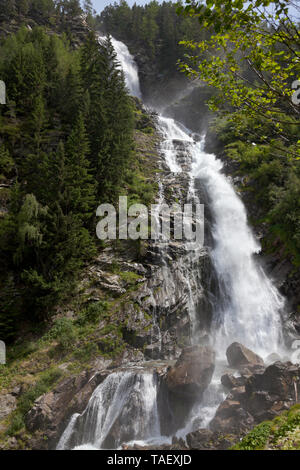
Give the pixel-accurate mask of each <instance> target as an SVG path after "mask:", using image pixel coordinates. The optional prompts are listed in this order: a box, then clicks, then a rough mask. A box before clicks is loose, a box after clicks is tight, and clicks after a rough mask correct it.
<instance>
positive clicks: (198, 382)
mask: <svg viewBox="0 0 300 470" xmlns="http://www.w3.org/2000/svg"><path fill="white" fill-rule="evenodd" d="M214 368H215V353H214V351H213V350H212V349H211V348H210V347H209V346H191V347H189V348H186V349H184V350H183V351H182V353H181V356H180V357H179V359H178V361H177V362H176V364H175V366H174V367H172V368H171V369H170V370H169V371H168V373H167V377H166V384H167V387H168V389H169V391H170V392H172V393H174V394H176V395H180V396H182V397H189V398H197V399H199V396H201V394H202V393H203V392H204V390H205V389H206V388H207V387H208V385H209V384H210V381H211V378H212V375H213V372H214Z"/></svg>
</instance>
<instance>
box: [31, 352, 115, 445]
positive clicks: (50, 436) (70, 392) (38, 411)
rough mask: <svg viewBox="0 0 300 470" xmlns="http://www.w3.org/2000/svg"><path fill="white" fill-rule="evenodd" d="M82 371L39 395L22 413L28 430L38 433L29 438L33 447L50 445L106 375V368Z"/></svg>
mask: <svg viewBox="0 0 300 470" xmlns="http://www.w3.org/2000/svg"><path fill="white" fill-rule="evenodd" d="M110 362H111V361H106V364H105V362H104V363H103V364H102V367H103V368H102V369H100V370H92V371H84V372H82V373H81V374H79V375H76V376H72V377H69V378H66V379H65V380H63V381H62V382H61V383H60V384H59V385H58V386H57V387H56V388H55V389H54V390H52V391H51V392H49V393H46V394H44V395H42V396H41V397H39V398H38V399H37V400H36V401H35V403H34V406H33V407H32V409H31V410H30V411H29V412H28V413H27V415H26V416H25V421H26V427H27V429H28V430H29V431H30V432H31V433H35V432H36V431H37V432H38V436H37V439H36V440H35V439H33V440H32V445H33V448H34V449H41V448H45V445H46V447H47V448H54V447H55V445H56V443H57V441H58V439H59V437H60V435H61V434H62V432H63V430H64V428H65V427H66V425H67V423H68V420H69V419H70V417H71V415H72V414H73V413H75V412H76V413H81V412H82V411H83V410H84V409H85V407H86V405H87V403H88V401H89V399H90V396H91V394H92V393H93V390H94V389H95V388H96V387H97V385H99V384H100V383H101V382H102V381H103V380H104V379H105V378H106V377H107V375H108V374H109V370H108V369H106V368H105V367H107V366H108V365H109V364H110Z"/></svg>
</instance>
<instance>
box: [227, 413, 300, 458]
mask: <svg viewBox="0 0 300 470" xmlns="http://www.w3.org/2000/svg"><path fill="white" fill-rule="evenodd" d="M232 449H233V450H300V405H295V406H292V408H290V410H289V411H285V412H284V413H282V414H281V415H280V416H278V417H277V418H275V419H273V421H264V422H263V423H260V424H259V425H258V426H255V428H254V429H252V430H251V431H250V432H249V433H248V434H247V435H246V436H245V437H244V438H243V439H242V440H241V442H239V443H238V444H236V445H235V446H234V447H233V448H232Z"/></svg>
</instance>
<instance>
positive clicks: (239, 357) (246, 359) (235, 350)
mask: <svg viewBox="0 0 300 470" xmlns="http://www.w3.org/2000/svg"><path fill="white" fill-rule="evenodd" d="M226 356H227V360H228V364H229V365H230V367H234V368H236V369H240V368H243V367H245V366H248V365H260V366H263V365H264V361H263V359H262V358H261V357H260V356H258V355H257V354H255V353H254V352H253V351H251V350H250V349H248V348H246V346H243V344H241V343H237V342H235V343H232V344H231V345H230V346H229V347H228V348H227V351H226Z"/></svg>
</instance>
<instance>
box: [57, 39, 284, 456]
mask: <svg viewBox="0 0 300 470" xmlns="http://www.w3.org/2000/svg"><path fill="white" fill-rule="evenodd" d="M113 45H114V47H115V50H116V52H117V56H118V60H119V62H120V64H121V66H122V68H123V70H124V74H125V79H126V84H127V87H128V89H129V91H130V93H131V94H132V95H134V96H137V97H139V98H140V97H141V91H140V86H139V80H138V70H137V66H136V64H135V62H134V60H133V58H132V56H131V55H130V53H129V51H128V48H127V47H126V46H125V45H124V44H123V43H121V42H119V41H116V40H114V39H113ZM158 129H159V131H160V133H161V135H162V145H161V151H162V154H163V155H164V158H165V162H166V164H167V165H168V167H169V168H170V171H171V172H172V173H174V174H176V173H181V172H182V171H183V167H182V154H184V155H185V162H184V171H187V170H186V168H188V172H189V181H190V186H189V188H188V197H189V199H190V200H193V201H194V202H199V198H198V194H197V187H198V186H199V185H200V186H201V187H203V188H204V190H205V193H206V194H207V203H208V205H209V210H210V213H211V217H212V223H211V237H212V246H211V248H210V250H211V251H210V254H211V260H212V263H213V267H214V271H215V275H216V278H217V284H218V292H216V293H215V295H214V299H215V300H214V305H213V328H212V332H213V333H212V338H211V341H212V343H213V345H214V348H215V350H216V353H217V357H218V361H217V365H216V370H215V374H214V377H213V380H212V382H211V384H210V386H209V388H208V389H207V390H206V391H205V393H204V396H203V399H202V401H201V403H199V404H197V405H196V406H195V407H194V408H193V410H192V412H191V415H190V417H189V419H188V421H187V423H183V428H182V429H181V430H179V431H178V432H177V435H178V436H185V435H186V434H187V433H188V432H190V431H191V430H193V429H197V428H199V427H206V426H208V425H209V422H210V421H211V419H212V418H213V417H214V413H215V411H216V409H217V407H218V405H219V404H220V403H221V401H222V400H223V399H224V391H223V389H222V386H221V385H220V376H221V374H222V371H223V370H224V365H225V360H224V359H225V350H226V348H227V347H228V345H229V344H231V343H232V342H233V341H240V342H241V343H243V344H244V345H246V346H248V347H249V348H251V349H253V350H254V351H255V352H258V353H260V354H261V355H262V356H266V355H267V354H269V353H272V352H276V351H278V350H280V347H281V322H280V312H281V309H282V308H283V299H282V298H281V296H280V295H279V293H278V292H277V290H276V288H275V287H274V285H273V284H272V282H271V281H270V280H269V279H268V278H267V276H266V275H265V273H264V271H263V269H262V268H261V266H260V264H259V263H257V262H256V260H255V254H256V253H258V252H259V251H260V246H259V244H258V242H257V240H256V239H255V237H254V235H253V233H252V231H251V229H250V228H249V226H248V223H247V215H246V211H245V207H244V205H243V203H242V201H241V199H240V198H239V196H238V195H237V194H236V192H235V190H234V188H233V185H232V184H231V181H230V180H229V179H228V178H227V177H226V176H225V175H224V174H223V173H222V162H221V161H220V160H219V159H217V158H216V157H215V156H214V155H212V154H208V153H206V152H205V151H204V150H203V149H204V143H205V140H204V138H203V139H202V140H201V141H200V142H195V141H194V139H193V136H192V134H191V133H190V132H189V131H188V130H187V129H186V128H185V127H184V126H183V125H181V124H179V123H176V122H175V121H174V120H173V119H170V118H166V117H163V116H159V117H158ZM178 142H180V147H181V152H180V153H181V160H180V159H178V150H177V145H178ZM182 149H183V150H182ZM163 199H164V188H163V186H162V184H160V198H159V202H160V203H161V204H162V203H163ZM162 257H163V253H162ZM194 257H195V252H192V253H191V254H190V256H187V257H186V262H187V266H186V273H185V274H184V275H185V276H186V283H187V286H191V285H192V280H193V279H192V278H193V276H196V275H197V273H196V272H193V270H192V269H191V267H192V266H193V258H194ZM164 269H165V271H163V270H164ZM162 272H164V273H165V276H166V278H167V277H168V276H169V271H168V268H167V265H166V266H165V267H164V266H163V268H162ZM173 281H174V282H173ZM175 283H176V281H175V280H172V279H168V282H166V284H168V285H169V286H171V287H170V289H171V290H172V289H173V290H176V285H175ZM188 290H189V299H188V301H187V305H188V308H189V313H190V318H191V321H192V323H193V324H194V328H193V330H194V331H196V330H197V328H196V326H197V325H196V323H197V315H196V311H195V302H196V300H197V299H195V293H194V292H192V289H191V288H189V289H188ZM154 321H156V322H157V319H154ZM194 342H197V336H196V335H195V336H194ZM157 402H158V384H157V380H156V377H155V374H153V373H151V372H147V373H145V371H139V370H131V371H127V372H117V373H113V374H110V375H109V376H108V377H107V378H106V380H105V381H104V382H103V383H102V384H101V385H99V386H98V387H97V388H96V390H95V391H94V393H93V395H92V397H91V399H90V401H89V404H88V406H87V408H86V409H85V411H84V412H83V413H82V414H81V415H78V414H76V415H74V416H73V417H72V419H71V421H70V423H69V425H68V427H67V428H66V430H65V432H64V433H63V435H62V437H61V439H60V442H59V444H58V447H57V448H58V449H70V448H75V449H78V448H80V449H100V448H118V446H120V444H122V443H124V442H127V443H128V442H131V443H132V442H133V441H134V442H140V443H148V444H152V445H155V444H156V443H157V444H158V443H161V442H166V443H168V442H169V438H167V437H165V436H161V435H160V421H159V412H158V405H157Z"/></svg>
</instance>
